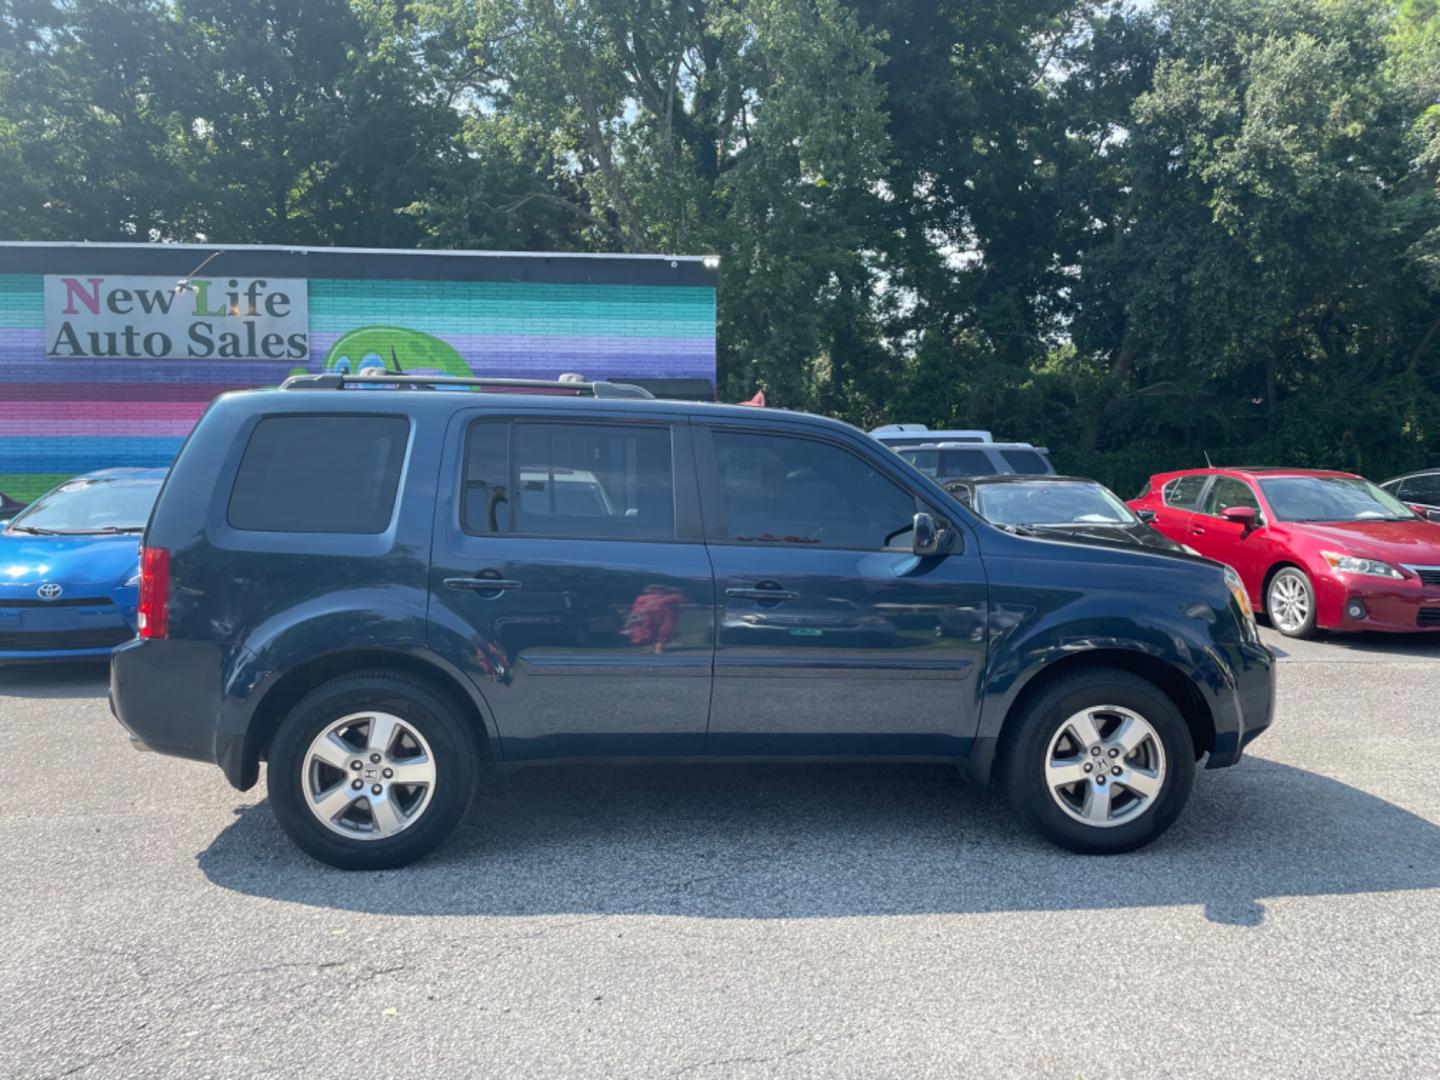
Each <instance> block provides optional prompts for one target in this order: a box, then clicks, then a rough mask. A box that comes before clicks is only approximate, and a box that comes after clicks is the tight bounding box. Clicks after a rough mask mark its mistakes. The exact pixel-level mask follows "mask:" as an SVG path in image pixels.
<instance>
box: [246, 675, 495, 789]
mask: <svg viewBox="0 0 1440 1080" xmlns="http://www.w3.org/2000/svg"><path fill="white" fill-rule="evenodd" d="M361 671H388V672H394V673H395V674H397V675H403V676H405V677H407V678H410V679H413V680H415V681H417V682H421V683H423V684H424V685H425V686H426V687H427V688H429V689H431V690H433V691H435V692H436V693H438V694H439V695H440V696H441V697H443V698H445V699H446V700H447V701H449V702H450V703H451V704H452V705H453V706H454V707H455V709H456V711H457V713H459V714H460V715H461V716H462V717H464V718H466V719H467V720H469V721H470V722H471V723H472V724H474V725H475V730H476V734H477V735H478V736H479V738H478V740H477V741H478V744H479V746H480V748H481V752H482V754H483V755H484V756H485V757H486V759H494V758H496V757H498V756H499V754H498V747H497V745H496V734H495V730H494V727H493V725H492V724H491V723H490V722H489V720H488V718H487V715H486V710H485V708H484V705H483V703H482V702H481V701H480V700H479V698H478V695H477V694H476V693H475V692H474V691H473V690H471V689H470V688H469V687H467V686H466V685H465V682H464V681H463V676H460V675H458V674H457V673H455V672H453V671H450V670H448V669H447V668H446V667H445V665H443V664H442V663H439V662H438V661H435V660H433V659H429V658H426V657H424V656H418V655H416V654H415V653H412V652H401V651H398V650H390V649H374V648H369V649H344V650H338V651H335V652H330V653H325V654H323V655H320V656H315V657H311V658H310V659H308V660H306V661H304V662H302V663H300V664H297V665H295V666H294V667H292V668H290V670H288V671H287V672H285V674H284V675H282V676H280V677H279V678H278V679H276V680H275V682H274V684H273V685H271V686H270V687H268V688H267V689H266V690H265V692H264V694H263V696H262V697H261V698H260V701H259V702H258V703H257V705H256V707H255V710H254V712H253V713H252V715H251V718H250V723H249V725H248V726H247V728H246V731H245V741H244V750H243V756H242V761H241V768H242V770H243V775H242V777H241V780H242V783H241V784H240V785H237V786H242V787H244V788H249V787H251V786H253V785H254V783H255V782H256V781H257V780H258V779H259V771H260V762H261V761H262V760H264V759H265V758H266V754H267V752H268V750H269V747H270V743H271V740H273V739H274V737H275V732H276V731H277V730H278V729H279V727H280V723H281V721H283V720H284V719H285V716H286V714H287V713H288V712H289V711H290V710H291V709H292V708H293V707H294V706H295V704H296V703H297V702H298V701H299V700H300V699H301V698H303V697H304V696H305V695H306V694H308V693H309V692H310V691H311V690H314V689H315V688H316V687H317V686H320V685H322V684H324V683H327V682H329V681H331V680H332V679H337V678H339V677H341V676H343V675H350V674H354V673H356V672H361Z"/></svg>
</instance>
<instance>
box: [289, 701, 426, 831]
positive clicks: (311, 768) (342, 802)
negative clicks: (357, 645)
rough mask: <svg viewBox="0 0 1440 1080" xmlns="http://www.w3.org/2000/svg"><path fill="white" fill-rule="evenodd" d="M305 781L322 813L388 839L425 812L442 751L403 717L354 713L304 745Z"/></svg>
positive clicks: (326, 819)
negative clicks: (437, 755)
mask: <svg viewBox="0 0 1440 1080" xmlns="http://www.w3.org/2000/svg"><path fill="white" fill-rule="evenodd" d="M304 762H305V764H304V775H303V777H302V778H301V785H302V787H303V789H304V792H305V803H306V805H307V806H308V807H309V808H310V812H311V813H312V814H314V815H315V818H316V820H318V821H319V822H320V823H321V824H323V825H324V826H325V827H326V828H327V829H330V830H331V831H332V832H336V833H339V834H340V835H341V836H346V837H349V838H351V839H353V840H383V839H385V838H386V837H390V836H394V835H395V834H396V833H398V832H400V831H402V830H404V829H407V828H409V827H410V826H411V825H413V824H415V822H416V821H417V820H419V818H420V817H421V816H422V815H423V814H424V813H425V810H426V809H427V808H428V807H429V805H430V801H431V796H432V795H433V794H434V790H435V758H434V755H433V754H432V753H431V751H430V745H429V744H428V743H427V742H426V741H425V737H424V736H423V735H421V734H420V732H419V731H418V730H417V729H416V728H415V727H414V726H413V725H411V724H409V723H407V722H406V721H404V720H402V719H401V718H400V717H398V716H394V715H392V714H390V713H383V712H363V713H352V714H350V715H348V716H343V717H341V718H340V719H339V720H336V721H334V722H333V723H331V724H330V725H328V726H327V727H326V728H325V730H323V731H322V732H320V734H319V735H317V736H315V738H314V740H312V741H311V743H310V748H309V749H308V750H307V751H306V752H305V759H304Z"/></svg>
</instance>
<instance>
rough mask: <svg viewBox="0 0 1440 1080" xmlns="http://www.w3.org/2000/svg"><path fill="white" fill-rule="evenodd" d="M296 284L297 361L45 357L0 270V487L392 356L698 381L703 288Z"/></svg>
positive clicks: (428, 362) (709, 290)
mask: <svg viewBox="0 0 1440 1080" xmlns="http://www.w3.org/2000/svg"><path fill="white" fill-rule="evenodd" d="M371 261H372V263H373V259H372V260H371ZM672 265H673V264H672ZM132 272H135V273H149V272H150V271H149V270H146V269H137V270H135V271H132ZM273 273H274V275H275V276H276V277H283V276H290V277H295V276H302V275H298V274H295V273H293V271H289V269H288V268H280V269H277V270H275V271H273ZM592 276H593V275H592ZM308 280H309V309H310V356H309V359H308V362H305V363H302V364H300V365H297V364H296V363H295V362H294V361H282V362H273V361H262V360H160V361H153V360H128V359H127V360H74V359H47V358H46V357H45V340H44V304H43V296H42V281H43V276H42V275H41V274H6V273H0V491H4V492H6V493H8V494H10V495H12V496H15V497H18V498H21V499H28V498H33V497H34V496H35V495H38V494H40V493H41V492H43V491H44V490H46V489H47V488H48V487H50V486H52V485H53V484H54V483H56V482H58V481H59V480H61V479H63V478H65V477H67V476H72V475H74V474H76V473H80V472H85V471H88V470H91V469H97V468H104V467H109V466H117V465H139V466H157V465H166V464H168V463H169V462H170V461H171V459H172V458H173V457H174V455H175V452H176V451H177V450H178V449H179V447H180V443H181V441H182V440H183V439H184V437H185V434H186V433H187V432H188V431H189V430H190V427H191V426H192V425H193V424H194V422H195V420H196V419H197V418H198V417H199V415H200V413H201V412H202V411H203V409H204V407H205V405H206V403H207V402H209V401H210V399H211V398H213V397H214V396H215V395H216V394H218V393H220V392H222V391H224V390H232V389H241V388H246V387H257V386H274V385H276V384H278V383H279V382H280V381H281V380H282V379H284V378H285V377H286V376H288V375H290V374H293V373H296V372H299V371H322V370H325V369H327V368H330V369H335V368H339V369H341V370H356V369H358V367H360V366H365V365H368V364H374V363H378V362H381V361H388V360H389V359H390V356H391V354H392V352H393V354H394V356H395V358H396V359H398V360H400V361H401V362H402V366H404V367H405V368H406V369H407V370H415V371H428V372H446V373H458V374H464V373H465V372H467V371H468V372H472V373H474V374H476V375H486V376H494V377H504V376H510V377H525V378H554V377H555V376H557V375H559V374H560V373H562V372H566V371H577V372H581V373H582V374H584V375H585V376H587V377H588V378H593V379H612V380H621V381H623V380H624V379H626V378H666V379H704V380H708V381H709V382H710V383H711V384H712V385H713V383H714V378H715V290H714V287H713V286H711V285H650V284H605V283H597V282H594V281H589V282H583V283H564V282H558V283H557V282H536V281H473V280H465V281H462V280H434V279H430V280H409V279H405V278H403V277H398V276H397V277H394V278H376V277H368V278H360V277H356V278H340V277H331V278H310V279H308Z"/></svg>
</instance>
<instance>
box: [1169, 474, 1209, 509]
mask: <svg viewBox="0 0 1440 1080" xmlns="http://www.w3.org/2000/svg"><path fill="white" fill-rule="evenodd" d="M1209 479H1210V477H1208V476H1206V475H1205V474H1204V473H1201V474H1200V475H1198V476H1181V477H1177V478H1176V479H1174V480H1171V481H1168V482H1167V483H1166V484H1165V487H1164V489H1163V490H1162V492H1161V494H1162V495H1163V497H1164V499H1165V505H1166V506H1174V507H1176V508H1177V509H1180V510H1194V509H1195V504H1196V503H1197V502H1199V501H1200V492H1202V491H1203V490H1205V482H1206V481H1207V480H1209Z"/></svg>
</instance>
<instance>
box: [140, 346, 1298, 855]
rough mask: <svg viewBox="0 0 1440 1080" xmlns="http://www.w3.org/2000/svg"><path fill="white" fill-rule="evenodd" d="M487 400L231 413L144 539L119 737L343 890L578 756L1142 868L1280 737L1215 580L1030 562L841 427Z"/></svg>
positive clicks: (574, 394) (271, 398) (1196, 574)
mask: <svg viewBox="0 0 1440 1080" xmlns="http://www.w3.org/2000/svg"><path fill="white" fill-rule="evenodd" d="M457 385H458V386H459V387H460V389H462V390H464V391H465V392H459V393H455V392H451V393H437V392H435V391H436V390H437V389H439V388H444V389H449V390H454V389H455V388H456V386H457ZM502 390H503V391H521V392H520V393H516V392H499V391H502ZM477 391H479V387H471V386H467V385H466V384H465V383H464V381H463V380H453V379H452V380H446V379H427V378H423V377H407V376H394V375H387V376H380V375H374V374H369V375H365V376H363V377H360V376H344V375H322V376H299V377H296V378H293V379H291V380H290V381H289V382H287V383H286V385H285V386H284V387H283V388H281V389H279V390H266V391H250V392H244V393H235V394H227V395H225V396H223V397H221V398H219V399H218V400H217V401H216V402H215V404H214V405H212V406H211V408H210V409H209V411H208V412H206V414H205V416H204V418H203V419H202V420H201V421H200V423H199V425H198V426H197V427H196V429H195V431H194V433H193V434H192V435H191V437H190V439H189V441H188V442H187V443H186V444H185V448H184V449H183V450H182V451H181V453H180V456H179V458H178V460H177V461H176V462H175V465H174V467H173V469H172V470H171V473H170V476H169V478H168V479H167V481H166V483H165V486H164V488H163V490H162V491H161V493H160V497H159V499H158V501H157V503H156V506H155V510H154V512H153V514H152V516H151V519H150V523H149V526H148V529H147V531H146V533H145V536H144V541H143V549H142V560H141V564H142V573H141V595H140V602H139V621H140V636H139V637H138V639H136V640H135V641H132V642H130V643H128V644H126V645H124V646H122V647H120V648H119V649H117V650H116V652H115V655H114V657H113V660H112V668H111V701H112V707H113V708H114V710H115V712H116V715H117V716H118V718H119V720H120V721H121V723H122V724H124V726H125V727H126V728H127V729H129V731H130V732H131V737H132V739H133V740H134V741H135V743H136V744H137V745H138V746H139V747H141V748H143V749H151V750H156V751H159V752H161V753H166V754H175V755H178V756H181V757H188V758H194V759H197V760H201V761H208V762H214V763H216V764H218V765H219V766H220V767H221V769H222V770H223V771H224V773H225V776H226V777H227V779H228V780H229V781H230V782H231V783H232V784H233V785H235V786H236V787H238V788H241V789H246V788H249V787H251V786H252V785H254V784H255V783H256V782H257V780H258V779H259V771H260V763H261V762H262V761H264V762H266V765H267V774H268V775H267V779H268V785H269V794H270V801H271V805H272V807H273V809H274V811H275V814H276V816H277V817H278V819H279V821H280V823H281V825H282V826H283V827H284V829H285V830H286V832H288V833H289V835H290V836H291V837H292V838H293V839H294V840H295V842H296V843H297V844H299V845H300V847H302V848H303V849H304V850H305V851H307V852H309V853H310V854H311V855H313V856H315V857H316V858H318V859H320V860H322V861H324V862H327V863H330V864H332V865H335V866H341V867H347V868H357V869H358V868H378V867H390V866H398V865H401V864H404V863H407V862H410V861H412V860H414V859H416V858H418V857H420V856H422V855H424V854H425V853H426V852H429V851H431V850H432V849H434V848H435V847H436V846H437V845H438V844H440V843H441V842H442V841H443V840H444V839H445V837H446V836H447V835H448V834H449V833H450V832H451V830H452V829H453V828H454V827H455V826H456V824H457V822H458V821H459V820H460V818H461V816H462V815H463V814H464V813H465V810H466V808H467V806H468V805H469V804H470V802H471V798H472V796H473V794H474V792H475V789H476V785H477V783H478V782H479V779H480V777H481V776H482V775H483V771H482V765H484V764H485V763H486V762H493V763H496V764H513V763H534V762H538V761H560V760H569V761H574V760H577V759H583V760H596V759H605V760H636V759H644V760H648V761H655V760H657V759H658V760H673V761H715V760H725V759H736V758H745V759H754V758H770V759H778V758H785V759H830V760H833V759H856V758H864V759H875V760H891V761H894V760H908V761H942V762H953V763H955V764H957V765H959V766H960V767H961V768H962V769H963V770H964V772H965V773H966V774H968V775H969V776H970V777H971V778H973V779H974V780H975V781H977V782H981V783H989V782H992V781H995V782H998V783H999V784H1000V785H1002V786H1003V787H1004V789H1005V790H1006V792H1007V793H1008V797H1009V799H1010V800H1011V802H1012V803H1013V805H1014V807H1015V808H1016V810H1017V811H1018V812H1019V814H1020V815H1021V816H1022V817H1023V818H1025V819H1026V820H1028V821H1029V822H1030V823H1031V824H1032V825H1033V826H1035V827H1036V828H1037V829H1038V830H1039V831H1040V832H1041V833H1043V834H1044V835H1045V836H1047V837H1049V838H1050V839H1051V840H1053V841H1055V842H1057V843H1059V844H1061V845H1063V846H1065V847H1068V848H1070V849H1072V850H1075V851H1081V852H1091V853H1106V852H1118V851H1127V850H1130V849H1133V848H1136V847H1139V846H1140V845H1142V844H1145V843H1146V842H1148V841H1150V840H1152V839H1154V838H1155V837H1156V836H1158V835H1159V834H1160V833H1162V832H1163V831H1164V830H1165V829H1166V828H1167V827H1168V826H1169V825H1170V824H1171V822H1173V821H1174V820H1175V818H1176V817H1177V815H1178V814H1179V813H1180V811H1181V809H1182V807H1183V806H1184V804H1185V801H1186V799H1187V797H1188V796H1189V794H1190V788H1191V784H1192V781H1193V779H1194V776H1195V772H1196V766H1197V763H1198V762H1200V761H1202V760H1203V761H1204V762H1205V764H1206V765H1207V766H1208V767H1210V768H1214V767H1218V766H1224V765H1231V764H1234V763H1235V762H1236V761H1237V760H1239V758H1240V755H1241V752H1242V748H1243V747H1244V746H1245V745H1246V744H1247V743H1248V742H1249V741H1250V740H1251V739H1252V738H1254V737H1255V736H1256V735H1257V734H1259V733H1260V732H1261V731H1263V730H1264V729H1265V728H1266V726H1267V725H1268V724H1269V723H1270V718H1271V712H1272V700H1273V678H1274V675H1273V660H1272V657H1271V654H1270V652H1269V651H1268V650H1267V649H1266V648H1265V646H1264V645H1263V644H1261V642H1260V641H1259V638H1258V636H1257V633H1256V629H1255V623H1254V620H1253V617H1252V615H1251V613H1250V609H1249V605H1248V603H1247V601H1246V598H1245V592H1244V589H1243V588H1241V587H1240V586H1239V584H1238V582H1237V581H1236V580H1235V579H1234V575H1233V574H1232V573H1230V572H1228V571H1227V570H1226V569H1225V568H1223V567H1221V566H1219V565H1218V564H1216V563H1212V562H1209V561H1207V560H1204V559H1200V558H1197V557H1193V556H1189V555H1185V554H1172V553H1168V552H1162V551H1151V550H1144V549H1138V548H1122V547H1117V546H1114V545H1107V544H1101V543H1093V544H1086V543H1082V542H1077V541H1075V540H1073V539H1047V538H1040V537H1033V536H1027V535H1013V534H1011V533H1007V532H1005V531H1003V530H1000V529H997V528H995V527H993V526H991V525H988V524H986V523H985V522H984V521H982V520H980V519H978V518H977V517H975V516H974V515H973V514H972V513H971V512H970V511H969V510H967V509H966V508H965V507H964V506H963V505H961V504H960V503H958V502H957V501H955V499H954V498H952V497H951V496H950V495H948V494H947V493H946V492H945V490H944V489H943V488H941V487H940V486H938V485H937V484H936V483H935V482H934V481H932V480H931V479H930V478H928V477H926V476H925V475H924V474H923V473H921V472H920V471H918V470H917V469H915V468H914V467H913V466H911V465H909V464H907V463H906V462H905V461H904V460H903V459H901V458H900V457H899V456H898V455H896V454H894V453H892V452H890V451H888V450H886V449H885V448H884V447H882V446H880V445H879V444H878V443H876V442H875V441H874V440H872V439H870V438H868V437H867V436H865V435H864V434H863V433H861V432H860V431H858V430H856V429H854V428H851V427H849V426H847V425H845V424H842V423H839V422H836V421H833V420H826V419H822V418H820V417H815V416H807V415H803V414H798V413H789V412H781V411H771V410H764V409H755V408H740V407H733V406H721V405H705V404H695V403H690V402H672V401H658V400H653V399H649V400H647V399H648V397H649V395H647V394H645V392H644V391H641V390H638V389H636V388H633V387H625V386H620V385H614V384H608V383H574V382H569V383H565V382H562V383H554V384H538V383H536V384H531V383H525V384H522V385H515V386H500V385H497V384H496V383H495V381H494V380H487V381H486V382H485V384H484V389H483V392H477Z"/></svg>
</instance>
